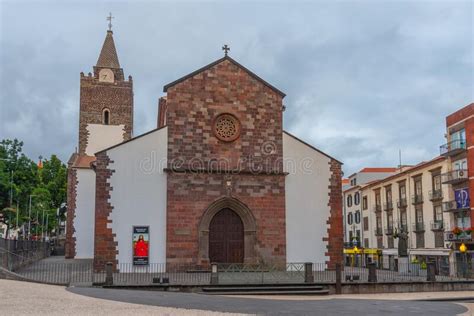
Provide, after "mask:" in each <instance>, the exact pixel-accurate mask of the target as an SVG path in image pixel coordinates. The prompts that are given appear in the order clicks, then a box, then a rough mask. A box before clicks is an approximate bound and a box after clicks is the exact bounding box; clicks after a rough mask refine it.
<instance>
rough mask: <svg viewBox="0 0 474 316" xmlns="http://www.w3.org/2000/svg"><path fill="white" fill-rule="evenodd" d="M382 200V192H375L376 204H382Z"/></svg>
mask: <svg viewBox="0 0 474 316" xmlns="http://www.w3.org/2000/svg"><path fill="white" fill-rule="evenodd" d="M381 204H382V203H381V200H380V192H377V193H375V205H377V206H380V205H381Z"/></svg>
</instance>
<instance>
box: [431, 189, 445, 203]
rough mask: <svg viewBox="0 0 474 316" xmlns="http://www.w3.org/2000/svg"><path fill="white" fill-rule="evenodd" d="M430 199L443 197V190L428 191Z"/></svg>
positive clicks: (436, 199)
mask: <svg viewBox="0 0 474 316" xmlns="http://www.w3.org/2000/svg"><path fill="white" fill-rule="evenodd" d="M429 195H430V201H432V202H433V201H439V200H442V199H443V190H433V191H430V192H429Z"/></svg>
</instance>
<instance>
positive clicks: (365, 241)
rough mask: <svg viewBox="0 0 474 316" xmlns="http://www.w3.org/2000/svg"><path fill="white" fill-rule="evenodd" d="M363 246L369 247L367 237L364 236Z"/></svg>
mask: <svg viewBox="0 0 474 316" xmlns="http://www.w3.org/2000/svg"><path fill="white" fill-rule="evenodd" d="M364 248H369V238H364Z"/></svg>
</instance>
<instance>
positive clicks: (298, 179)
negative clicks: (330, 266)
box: [283, 133, 331, 262]
mask: <svg viewBox="0 0 474 316" xmlns="http://www.w3.org/2000/svg"><path fill="white" fill-rule="evenodd" d="M283 157H284V171H285V172H288V173H289V174H288V175H287V176H286V177H285V199H286V260H287V262H325V261H326V260H329V258H328V257H327V256H325V252H326V251H327V249H326V246H327V242H324V241H323V238H324V237H327V229H328V225H327V224H326V221H327V220H328V218H329V206H328V202H329V195H328V193H329V188H328V186H329V178H330V176H331V173H330V170H329V167H330V165H329V162H330V159H329V158H328V157H326V156H324V155H323V154H321V153H319V152H317V151H315V150H314V149H312V148H311V147H309V146H307V145H305V144H304V143H302V142H300V141H298V140H296V139H294V138H293V137H291V136H288V135H287V134H285V133H284V134H283Z"/></svg>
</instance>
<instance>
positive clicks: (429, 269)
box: [426, 261, 436, 282]
mask: <svg viewBox="0 0 474 316" xmlns="http://www.w3.org/2000/svg"><path fill="white" fill-rule="evenodd" d="M426 281H428V282H436V265H435V263H434V262H432V261H430V262H428V264H427V265H426Z"/></svg>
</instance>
